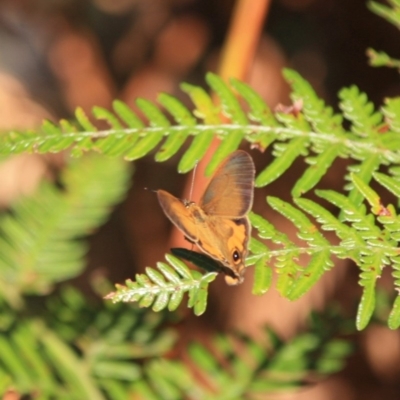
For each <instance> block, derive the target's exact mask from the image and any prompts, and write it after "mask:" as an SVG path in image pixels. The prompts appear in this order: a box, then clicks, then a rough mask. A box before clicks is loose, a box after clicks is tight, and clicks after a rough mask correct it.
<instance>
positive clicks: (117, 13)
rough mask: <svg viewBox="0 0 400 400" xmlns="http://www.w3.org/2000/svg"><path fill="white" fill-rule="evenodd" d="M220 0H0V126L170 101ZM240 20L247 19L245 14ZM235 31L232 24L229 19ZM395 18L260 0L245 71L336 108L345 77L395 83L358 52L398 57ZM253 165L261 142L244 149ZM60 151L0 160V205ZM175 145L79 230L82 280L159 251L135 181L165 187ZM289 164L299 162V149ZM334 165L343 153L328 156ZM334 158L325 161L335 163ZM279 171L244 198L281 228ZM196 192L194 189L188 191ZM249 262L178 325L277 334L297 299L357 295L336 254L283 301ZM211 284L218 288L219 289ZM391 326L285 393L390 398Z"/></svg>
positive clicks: (206, 63)
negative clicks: (90, 229) (316, 379)
mask: <svg viewBox="0 0 400 400" xmlns="http://www.w3.org/2000/svg"><path fill="white" fill-rule="evenodd" d="M233 6H234V2H233V1H232V0H198V1H196V0H151V1H149V0H112V1H111V0H92V1H90V0H86V1H83V0H79V1H78V0H53V1H48V0H25V1H24V0H8V1H7V0H2V1H1V2H0V126H1V129H2V130H7V129H11V128H20V129H25V128H33V127H37V126H38V125H39V124H40V122H41V121H42V119H43V118H50V119H52V120H54V121H57V120H58V119H60V118H71V117H72V116H73V111H74V109H75V107H77V106H81V107H83V109H84V110H85V111H87V112H89V111H90V109H91V107H92V106H94V105H99V106H103V107H106V108H110V106H111V101H112V100H113V99H115V98H119V99H121V100H124V101H126V102H127V103H128V104H129V105H132V106H133V107H134V99H135V98H137V97H145V98H147V99H149V100H155V99H156V97H157V94H158V93H160V92H162V91H165V92H168V93H170V94H173V95H176V96H177V97H179V98H180V99H181V100H182V101H184V102H186V103H187V104H188V105H189V107H191V105H190V104H189V103H188V102H187V98H186V97H185V96H184V95H183V94H182V93H181V92H180V91H179V87H178V85H179V83H180V82H182V81H187V82H190V83H193V84H200V85H202V84H203V83H204V76H205V73H206V72H207V71H210V70H211V71H214V70H216V68H217V65H218V60H219V57H220V51H221V48H222V46H223V44H224V40H225V39H226V33H227V29H228V26H229V22H230V18H231V13H232V9H233ZM248 23H249V25H250V24H251V23H252V21H248ZM243 34H244V35H245V34H246V32H243ZM398 41H399V33H398V31H397V30H396V29H395V28H394V27H392V26H391V25H389V24H388V23H386V22H385V21H383V20H381V19H380V18H378V17H377V16H375V15H373V14H371V13H370V12H369V11H368V10H367V8H366V2H365V1H364V0H352V1H347V0H324V1H317V0H275V1H273V2H272V4H271V7H270V9H269V12H268V15H267V18H266V21H265V26H264V29H263V35H262V37H261V38H260V42H259V45H258V49H257V52H256V56H255V59H254V63H253V65H252V67H251V71H250V74H249V82H250V84H251V85H252V87H253V88H255V89H256V90H257V91H258V92H259V93H260V94H261V95H262V96H263V97H264V99H265V100H266V101H267V102H268V104H270V106H271V107H275V106H276V105H277V104H278V103H284V104H289V98H288V93H289V91H288V87H287V86H286V84H285V83H284V82H283V80H282V78H281V69H282V68H283V67H291V68H294V69H296V70H297V71H298V72H300V73H301V74H302V75H303V76H304V77H305V78H306V79H307V80H308V81H309V82H310V83H311V84H312V85H313V87H314V88H315V90H316V91H317V93H318V94H319V95H320V96H322V97H323V98H325V99H326V101H327V103H329V104H331V105H332V106H333V107H335V108H336V107H337V106H336V103H337V96H336V94H337V91H338V90H339V89H340V88H341V87H343V86H345V85H350V84H356V85H357V86H359V87H360V88H361V90H363V91H365V92H366V93H368V95H369V97H370V99H371V100H373V101H374V102H375V103H376V104H377V105H379V104H381V102H382V99H383V98H384V96H388V95H396V94H397V93H398V92H399V88H400V87H399V83H398V82H399V80H398V73H397V72H396V71H393V70H388V69H373V68H371V67H369V66H368V65H367V59H366V56H365V51H366V48H367V47H373V48H375V49H377V50H384V51H386V52H388V53H389V54H391V55H392V56H394V57H400V55H399V54H398V53H399V50H398ZM251 154H252V156H253V157H254V158H255V162H256V165H257V166H258V168H260V167H264V166H265V165H266V164H267V162H268V160H270V157H271V156H270V154H269V153H268V151H267V152H266V153H265V154H259V153H257V152H255V151H253V152H252V153H251ZM64 157H65V155H48V156H43V157H42V156H37V155H21V156H18V157H13V158H11V159H10V160H7V161H6V162H3V163H2V164H1V165H0V181H1V185H0V204H1V206H2V207H3V208H6V207H7V205H8V204H10V203H11V202H12V201H13V199H15V198H16V197H17V196H19V195H20V194H21V193H29V192H31V191H32V190H34V188H35V187H36V185H37V183H38V182H39V181H40V180H41V179H43V178H46V179H49V178H50V179H51V177H52V176H53V174H54V171H55V170H57V168H59V167H61V166H62V165H63V162H64ZM178 160H179V155H178V156H176V157H174V158H173V159H171V160H169V161H168V162H166V163H163V164H162V165H156V164H155V162H154V161H153V159H152V157H151V156H148V157H146V158H145V159H143V160H140V161H139V162H136V163H135V175H134V178H133V183H134V185H133V186H132V189H131V190H130V193H129V196H128V198H127V199H126V201H125V202H124V203H123V204H122V205H120V206H119V207H118V208H117V209H116V210H115V212H114V213H113V216H112V218H111V220H110V221H109V222H108V223H107V224H106V225H105V226H104V227H103V228H102V229H101V230H100V231H99V232H98V233H97V234H96V235H94V237H93V238H92V239H91V242H92V248H91V252H90V254H89V268H88V272H87V274H85V276H83V277H80V278H79V279H77V283H78V284H80V285H81V286H83V287H85V286H86V287H89V285H88V284H87V281H88V279H89V278H88V277H89V276H90V274H91V273H93V272H96V271H99V270H100V271H102V272H103V273H105V274H106V275H107V276H108V277H109V279H110V280H111V281H113V282H118V281H122V280H124V279H126V278H128V277H133V275H134V273H135V271H140V270H142V269H143V268H144V267H145V266H146V265H155V262H157V261H159V260H161V259H163V255H164V253H165V252H166V251H168V248H169V247H170V241H169V235H170V229H171V227H170V224H169V222H168V220H167V219H166V218H165V217H164V216H163V214H162V211H161V209H160V207H159V206H158V203H157V200H156V197H155V196H154V194H153V193H152V192H150V191H145V190H143V188H144V187H149V188H154V189H157V188H163V189H166V190H168V191H170V192H171V193H173V194H175V195H177V196H179V194H180V193H181V192H182V190H183V186H184V183H185V180H186V177H185V176H179V175H178V174H177V173H176V163H177V161H178ZM298 167H299V168H294V169H296V170H298V169H299V170H302V169H304V164H302V163H301V162H300V163H299V165H298ZM337 167H338V168H343V166H341V165H338V166H337ZM335 171H336V173H335ZM335 171H332V172H330V173H329V174H328V175H327V177H326V179H325V180H324V182H323V183H322V186H324V187H325V188H326V187H330V188H336V189H338V190H340V189H341V188H342V186H343V183H344V182H343V181H342V178H341V176H342V174H338V173H337V171H338V170H337V169H335ZM294 174H295V172H294V171H293V172H292V173H288V174H286V175H285V176H284V177H283V178H282V179H280V180H279V181H278V182H276V183H274V184H273V185H271V186H270V187H268V191H267V192H266V191H263V190H261V191H257V193H256V200H255V205H254V209H255V211H256V212H258V213H260V214H263V215H264V216H266V217H267V218H269V219H270V220H271V221H272V222H273V223H275V224H279V226H280V227H281V228H282V230H285V231H286V232H289V233H290V230H291V227H290V225H289V224H288V223H287V222H286V221H283V220H281V219H280V218H279V217H278V216H276V215H273V214H272V213H271V211H269V210H266V206H265V195H266V194H267V193H268V194H273V195H279V196H281V197H283V198H286V199H288V198H289V191H290V189H291V187H292V184H293V182H294V180H295V179H296V176H295V175H294ZM194 200H196V199H194ZM251 285H252V278H251V271H249V272H248V273H247V276H246V282H245V284H243V285H242V286H240V287H237V288H232V287H226V286H225V284H224V283H223V281H222V280H220V281H218V282H217V284H216V285H213V286H212V296H211V299H210V302H209V303H210V304H209V308H208V311H207V313H206V315H204V316H203V317H201V318H196V319H195V318H193V317H190V316H188V318H187V322H186V325H185V327H184V329H183V332H182V335H183V336H184V337H187V338H192V335H193V332H194V331H197V332H198V331H199V327H201V329H200V331H201V332H204V333H206V332H208V331H212V330H214V329H228V328H231V327H233V326H234V327H239V328H240V329H243V330H246V331H249V332H251V333H252V334H254V335H257V331H258V329H259V327H260V326H261V325H262V324H264V323H266V322H268V323H270V324H271V325H272V326H273V327H275V328H276V329H277V330H278V331H279V332H280V333H281V334H282V335H283V336H284V337H290V335H291V334H293V332H295V331H296V329H300V328H301V327H302V325H303V322H304V318H305V316H306V315H307V314H308V312H309V310H310V308H317V309H322V308H323V307H324V305H326V304H327V303H330V302H333V301H335V300H336V299H338V300H340V301H342V304H344V305H345V306H347V307H348V308H349V309H348V311H349V313H354V302H355V301H356V299H358V298H359V295H360V292H359V290H358V289H357V271H356V270H355V268H354V267H352V266H349V265H345V264H343V265H341V266H339V267H338V268H336V269H335V271H334V272H332V273H330V274H329V275H327V276H326V277H325V279H324V280H323V282H321V283H320V285H319V287H317V288H315V289H314V290H313V291H311V293H310V294H309V295H307V296H305V298H304V299H302V300H301V301H298V302H296V303H293V304H292V303H288V302H287V301H286V300H283V299H281V298H280V296H279V295H278V294H277V293H276V292H275V290H272V291H271V292H270V293H268V294H267V295H266V296H263V297H260V298H255V297H254V296H252V295H251V294H250V293H251ZM221 293H223V294H221ZM399 339H400V338H399V334H398V332H390V331H389V330H388V329H386V328H384V327H379V326H371V327H370V328H369V329H367V330H366V331H365V332H363V333H362V334H360V335H359V337H358V339H357V340H358V344H359V347H358V350H357V352H356V354H355V355H354V357H353V358H352V360H351V361H350V363H349V366H348V367H347V368H346V370H345V371H343V372H342V373H341V374H338V375H337V376H334V377H332V378H330V379H329V380H327V381H325V382H323V383H321V384H319V385H316V386H314V387H312V388H310V389H307V390H305V391H303V392H302V393H300V394H296V395H291V396H280V398H282V399H283V398H285V399H292V398H293V399H294V398H296V399H303V398H304V399H305V398H307V399H327V400H329V399H337V398H338V397H340V398H341V399H342V400H353V399H361V398H362V399H368V400H375V399H399V398H400V340H399Z"/></svg>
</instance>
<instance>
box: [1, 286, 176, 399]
mask: <svg viewBox="0 0 400 400" xmlns="http://www.w3.org/2000/svg"><path fill="white" fill-rule="evenodd" d="M46 305H47V307H45V308H44V309H42V310H41V314H40V318H39V316H37V315H36V314H35V311H37V310H34V308H35V306H34V307H32V309H30V310H29V311H28V312H26V311H25V313H22V314H23V315H22V314H21V315H16V314H15V313H12V314H11V313H10V309H9V308H8V307H7V306H6V305H5V304H1V306H0V312H1V314H2V315H3V316H6V315H8V316H9V320H8V323H5V322H6V319H5V318H3V320H2V321H3V322H2V324H1V327H0V349H1V351H2V357H1V360H0V376H8V377H9V383H8V385H7V386H5V389H7V388H9V387H14V388H16V389H18V391H19V392H20V393H21V394H32V395H33V394H34V393H40V394H41V396H42V398H45V399H53V398H69V399H77V400H78V399H92V398H93V399H99V400H100V399H101V400H103V399H104V400H105V399H113V400H114V399H118V398H121V397H113V395H114V394H115V392H116V390H119V392H120V393H122V394H123V397H122V398H126V396H127V393H128V391H129V387H130V385H131V384H132V382H134V381H137V380H139V379H141V378H142V367H141V366H140V363H139V362H138V360H140V361H142V360H143V359H144V358H151V357H158V356H160V355H163V354H164V353H165V352H167V351H169V350H170V349H171V347H172V345H173V343H174V342H175V340H176V333H175V331H172V329H171V328H163V329H162V330H161V331H159V329H160V326H161V324H162V323H163V322H165V318H164V317H163V316H162V315H161V314H151V313H144V312H143V311H142V310H132V309H130V310H128V309H127V307H126V306H125V305H120V306H115V305H112V306H111V307H110V305H109V304H107V303H103V304H101V303H99V304H97V305H93V304H90V302H88V300H87V299H86V298H84V297H83V295H82V294H81V293H80V292H78V291H77V290H76V289H73V288H72V287H68V286H67V287H64V288H63V289H62V290H61V292H60V294H59V295H57V296H51V297H49V298H48V299H47V304H46ZM128 311H129V313H128ZM28 315H31V316H28ZM155 330H157V332H158V334H157V335H154V331H155Z"/></svg>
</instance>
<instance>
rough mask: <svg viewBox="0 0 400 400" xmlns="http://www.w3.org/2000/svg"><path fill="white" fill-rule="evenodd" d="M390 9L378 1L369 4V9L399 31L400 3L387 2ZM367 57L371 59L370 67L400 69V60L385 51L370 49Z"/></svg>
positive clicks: (395, 0)
mask: <svg viewBox="0 0 400 400" xmlns="http://www.w3.org/2000/svg"><path fill="white" fill-rule="evenodd" d="M387 2H388V3H389V5H390V7H388V6H386V5H384V4H382V3H378V2H376V1H369V2H368V3H367V5H368V8H369V9H370V10H371V11H372V12H374V13H375V14H376V15H378V16H380V17H382V18H384V19H385V20H386V21H388V22H390V23H391V24H393V25H394V26H395V27H396V28H397V29H399V28H400V2H399V1H398V0H387ZM367 55H368V57H369V62H370V65H372V66H373V67H383V66H385V67H390V68H397V69H399V68H400V60H397V59H395V58H392V57H390V56H389V55H388V54H387V53H385V52H383V51H376V50H374V49H368V50H367Z"/></svg>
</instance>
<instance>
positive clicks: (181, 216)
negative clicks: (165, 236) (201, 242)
mask: <svg viewBox="0 0 400 400" xmlns="http://www.w3.org/2000/svg"><path fill="white" fill-rule="evenodd" d="M157 197H158V201H159V203H160V205H161V208H162V209H163V211H164V213H165V215H166V216H167V217H168V218H169V220H170V221H171V222H172V223H173V224H174V225H175V226H176V227H177V228H178V229H179V230H180V231H181V232H183V233H184V235H185V236H186V237H187V238H188V239H189V240H190V241H192V242H194V243H196V242H197V240H198V225H197V224H196V221H195V218H194V216H193V213H192V212H191V210H190V207H187V206H186V205H185V204H184V203H183V202H182V201H181V200H179V199H177V198H176V197H175V196H172V194H169V193H168V192H166V191H164V190H157Z"/></svg>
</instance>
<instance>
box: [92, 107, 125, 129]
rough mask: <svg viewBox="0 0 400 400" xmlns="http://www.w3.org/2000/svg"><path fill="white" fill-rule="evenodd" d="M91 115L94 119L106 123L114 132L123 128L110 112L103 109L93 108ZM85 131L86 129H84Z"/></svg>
mask: <svg viewBox="0 0 400 400" xmlns="http://www.w3.org/2000/svg"><path fill="white" fill-rule="evenodd" d="M92 113H93V115H94V117H95V118H97V119H100V120H104V121H106V122H107V123H108V124H109V125H110V127H111V128H112V129H114V130H120V129H122V128H123V126H122V125H121V123H120V121H119V120H118V118H116V117H115V115H114V114H113V113H112V112H111V111H109V110H106V109H105V108H103V107H97V106H94V107H93V109H92ZM85 130H88V129H87V128H85Z"/></svg>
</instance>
